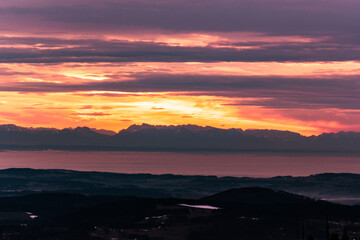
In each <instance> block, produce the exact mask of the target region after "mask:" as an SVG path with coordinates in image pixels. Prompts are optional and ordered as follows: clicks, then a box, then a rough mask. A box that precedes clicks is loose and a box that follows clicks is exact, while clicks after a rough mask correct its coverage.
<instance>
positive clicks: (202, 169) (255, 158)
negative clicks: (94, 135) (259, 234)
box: [0, 150, 360, 177]
mask: <svg viewBox="0 0 360 240" xmlns="http://www.w3.org/2000/svg"><path fill="white" fill-rule="evenodd" d="M0 168H1V169H5V168H35V169H72V170H80V171H104V172H118V173H151V174H166V173H172V174H183V175H217V176H235V177H242V176H249V177H273V176H284V175H292V176H307V175H310V174H316V173H324V172H336V173H339V172H347V173H360V154H340V153H337V154H323V153H311V154H310V153H176V152H110V151H104V152H103V151H98V152H75V151H52V150H50V151H4V152H0Z"/></svg>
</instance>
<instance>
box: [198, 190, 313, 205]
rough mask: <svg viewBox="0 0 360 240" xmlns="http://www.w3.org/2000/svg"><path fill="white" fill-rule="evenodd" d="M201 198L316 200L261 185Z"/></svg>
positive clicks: (219, 200) (260, 201)
mask: <svg viewBox="0 0 360 240" xmlns="http://www.w3.org/2000/svg"><path fill="white" fill-rule="evenodd" d="M201 200H203V201H207V202H214V203H238V204H269V205H271V204H294V203H303V202H309V201H314V200H312V199H310V198H307V197H303V196H300V195H296V194H292V193H288V192H284V191H275V190H271V189H268V188H261V187H244V188H235V189H230V190H226V191H224V192H220V193H217V194H215V195H212V196H209V197H205V198H202V199H201Z"/></svg>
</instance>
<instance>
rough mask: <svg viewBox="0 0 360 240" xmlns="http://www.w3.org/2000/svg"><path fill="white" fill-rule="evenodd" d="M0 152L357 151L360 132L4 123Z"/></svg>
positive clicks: (0, 138) (193, 126)
mask: <svg viewBox="0 0 360 240" xmlns="http://www.w3.org/2000/svg"><path fill="white" fill-rule="evenodd" d="M0 149H18V150H22V149H60V150H61V149H63V150H76V149H78V150H134V151H152V150H160V151H339V152H359V151H360V133H358V132H339V133H323V134H321V135H319V136H310V137H306V136H302V135H300V134H298V133H295V132H290V131H279V130H256V129H251V130H245V131H244V130H242V129H235V128H231V129H219V128H214V127H201V126H197V125H179V126H163V125H149V124H142V125H132V126H130V127H129V128H127V129H124V130H121V131H119V132H118V133H115V132H112V131H108V130H104V129H100V130H98V129H90V128H88V127H77V128H65V129H61V130H60V129H55V128H23V127H18V126H16V125H12V124H8V125H0Z"/></svg>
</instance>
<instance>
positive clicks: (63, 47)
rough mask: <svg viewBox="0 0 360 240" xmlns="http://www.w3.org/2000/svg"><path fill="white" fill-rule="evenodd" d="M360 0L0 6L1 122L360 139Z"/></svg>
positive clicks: (122, 0) (121, 0)
mask: <svg viewBox="0 0 360 240" xmlns="http://www.w3.org/2000/svg"><path fill="white" fill-rule="evenodd" d="M359 12H360V1H358V0H311V1H310V0H301V1H300V0H241V1H239V0H236V1H235V0H221V1H219V0H197V1H189V0H152V1H147V0H129V1H127V0H71V1H70V0H62V1H55V0H1V1H0V124H16V125H20V126H25V127H56V128H65V127H77V126H88V127H93V128H102V129H111V130H114V131H119V130H121V129H124V128H127V127H128V126H130V125H132V124H141V123H148V124H159V125H180V124H196V125H200V126H213V127H219V128H242V129H249V128H256V129H278V130H290V131H294V132H299V133H301V134H304V135H313V134H315V135H317V134H321V133H323V132H338V131H360V78H359V76H360V14H359Z"/></svg>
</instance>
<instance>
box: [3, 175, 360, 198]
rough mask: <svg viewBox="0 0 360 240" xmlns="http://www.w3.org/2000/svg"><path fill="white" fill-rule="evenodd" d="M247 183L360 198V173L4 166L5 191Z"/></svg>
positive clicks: (197, 192) (121, 190) (116, 190)
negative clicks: (253, 174) (262, 174)
mask: <svg viewBox="0 0 360 240" xmlns="http://www.w3.org/2000/svg"><path fill="white" fill-rule="evenodd" d="M241 187H265V188H270V189H275V190H281V191H286V192H291V193H294V194H299V195H304V196H307V197H310V198H315V199H323V200H328V201H332V202H339V203H344V204H359V203H360V174H348V173H340V174H336V173H324V174H317V175H311V176H307V177H291V176H281V177H273V178H248V177H242V178H236V177H216V176H181V175H172V174H165V175H152V174H120V173H104V172H79V171H70V170H35V169H5V170H0V197H1V196H21V195H28V194H34V193H45V192H65V193H78V194H84V195H111V196H136V197H146V198H190V199H199V198H202V197H206V196H209V195H212V194H215V193H218V192H221V191H225V190H227V189H231V188H241Z"/></svg>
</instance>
